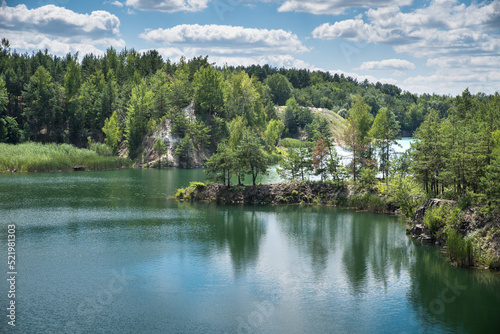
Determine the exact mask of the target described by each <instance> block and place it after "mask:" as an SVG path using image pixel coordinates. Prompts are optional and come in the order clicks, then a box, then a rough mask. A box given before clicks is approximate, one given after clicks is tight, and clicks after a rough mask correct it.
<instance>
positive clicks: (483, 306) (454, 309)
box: [407, 246, 500, 333]
mask: <svg viewBox="0 0 500 334" xmlns="http://www.w3.org/2000/svg"><path fill="white" fill-rule="evenodd" d="M410 275H411V277H412V281H411V287H410V289H409V291H408V294H407V298H408V301H409V303H410V305H411V306H412V307H413V308H414V310H415V313H417V314H418V318H419V319H420V320H421V321H422V326H424V327H425V326H429V324H433V326H435V324H438V325H443V326H445V327H446V328H448V329H450V332H466V333H495V332H497V331H498V325H497V324H496V322H495V321H493V319H496V317H497V316H498V307H499V305H500V273H498V272H497V273H494V272H489V271H485V270H477V269H470V270H467V269H463V268H455V267H453V266H452V265H450V264H449V263H448V262H447V261H446V259H445V258H444V257H443V255H442V254H440V253H439V249H437V248H434V247H432V246H430V247H417V249H416V252H415V261H413V262H412V265H411V266H410Z"/></svg>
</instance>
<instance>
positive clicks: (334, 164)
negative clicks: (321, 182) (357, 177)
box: [326, 146, 347, 182]
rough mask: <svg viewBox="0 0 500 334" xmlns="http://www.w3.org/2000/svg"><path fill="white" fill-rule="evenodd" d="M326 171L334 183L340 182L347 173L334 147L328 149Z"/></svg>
mask: <svg viewBox="0 0 500 334" xmlns="http://www.w3.org/2000/svg"><path fill="white" fill-rule="evenodd" d="M328 153H329V154H328V161H327V165H326V170H327V173H328V175H329V176H330V177H331V178H332V180H333V181H334V182H341V181H343V180H345V179H346V178H347V172H346V170H345V168H344V165H343V164H342V159H341V157H340V156H339V155H338V154H337V150H336V149H335V146H332V147H330V150H329V152H328Z"/></svg>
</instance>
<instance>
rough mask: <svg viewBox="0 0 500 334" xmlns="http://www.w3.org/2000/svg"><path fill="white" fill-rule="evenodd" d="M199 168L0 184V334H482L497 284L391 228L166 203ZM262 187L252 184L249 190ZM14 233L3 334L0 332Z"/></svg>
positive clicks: (367, 221)
mask: <svg viewBox="0 0 500 334" xmlns="http://www.w3.org/2000/svg"><path fill="white" fill-rule="evenodd" d="M203 178H204V175H203V172H202V171H201V170H161V171H160V170H119V171H109V172H81V173H79V172H78V173H41V174H17V175H0V229H1V232H0V241H1V245H2V246H1V250H0V254H1V259H2V260H1V262H0V263H2V265H1V266H0V268H1V271H2V272H3V275H2V277H4V278H2V280H1V283H0V309H2V310H3V311H1V312H0V313H1V317H0V319H1V320H0V321H1V322H0V333H10V332H13V333H287V334H289V333H494V332H496V331H495V330H496V329H498V325H497V323H496V322H497V319H498V315H499V314H500V277H499V275H498V274H496V273H491V272H488V271H477V270H476V271H471V270H463V269H457V268H454V267H452V266H451V265H449V264H448V263H447V262H446V261H445V260H443V257H442V255H441V254H440V252H439V249H438V248H437V247H429V246H427V247H425V246H421V245H420V244H418V243H415V242H414V241H413V240H411V239H409V238H407V237H406V236H405V233H404V229H405V226H404V224H403V222H402V221H401V219H400V218H397V217H394V216H388V215H375V214H367V213H359V212H355V211H348V210H340V209H336V208H330V207H311V206H268V207H265V206H221V205H208V204H191V203H179V202H176V201H174V200H169V199H167V197H168V196H171V195H172V194H173V193H174V191H175V190H176V189H177V188H178V187H180V186H186V185H188V184H189V181H192V180H200V179H203ZM266 181H268V180H266V179H264V180H263V182H266ZM7 224H16V227H17V232H16V237H17V248H16V255H17V268H16V269H17V272H18V275H17V281H16V299H15V300H16V305H17V308H16V311H17V313H16V317H17V318H16V320H17V322H16V327H15V329H14V330H13V329H12V328H10V326H8V325H7V320H8V319H7V318H6V314H7V311H6V307H7V303H8V299H7V291H8V286H7V282H6V279H5V277H6V276H7V275H6V272H7V271H8V270H7V264H6V258H7V254H6V253H7V249H6V241H7V237H6V234H7V227H6V226H7Z"/></svg>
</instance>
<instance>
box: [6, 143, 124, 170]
mask: <svg viewBox="0 0 500 334" xmlns="http://www.w3.org/2000/svg"><path fill="white" fill-rule="evenodd" d="M75 166H85V169H86V170H105V169H115V168H121V167H128V166H130V160H128V159H124V158H119V157H113V156H103V155H99V154H98V153H96V152H94V151H91V150H87V149H79V148H77V147H75V146H72V145H68V144H54V143H50V144H41V143H31V142H30V143H23V144H17V145H11V144H3V143H0V172H8V171H14V170H16V171H18V172H51V171H60V170H73V168H74V167H75Z"/></svg>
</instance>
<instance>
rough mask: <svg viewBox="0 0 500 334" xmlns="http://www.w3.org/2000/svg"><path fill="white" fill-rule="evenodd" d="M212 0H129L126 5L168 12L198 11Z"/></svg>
mask: <svg viewBox="0 0 500 334" xmlns="http://www.w3.org/2000/svg"><path fill="white" fill-rule="evenodd" d="M208 2H210V0H127V1H126V3H125V4H126V5H127V6H130V7H133V8H135V9H138V10H142V11H157V12H166V13H175V12H198V11H201V10H203V9H205V8H207V3H208Z"/></svg>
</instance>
